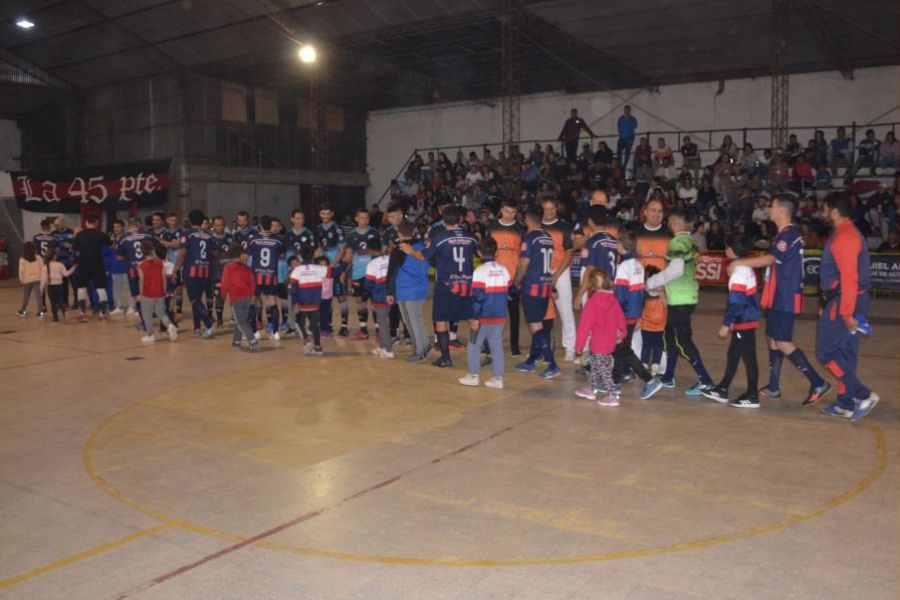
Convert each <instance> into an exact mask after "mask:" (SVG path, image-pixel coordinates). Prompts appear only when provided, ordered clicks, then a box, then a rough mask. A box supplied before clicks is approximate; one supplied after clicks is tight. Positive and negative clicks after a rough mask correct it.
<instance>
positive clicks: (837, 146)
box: [828, 127, 853, 173]
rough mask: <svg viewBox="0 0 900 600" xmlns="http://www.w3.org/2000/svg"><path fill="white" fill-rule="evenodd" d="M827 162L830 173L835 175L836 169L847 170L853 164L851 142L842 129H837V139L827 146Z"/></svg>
mask: <svg viewBox="0 0 900 600" xmlns="http://www.w3.org/2000/svg"><path fill="white" fill-rule="evenodd" d="M828 152H829V162H828V166H829V167H831V172H832V173H837V168H838V167H841V166H842V167H845V168H847V169H849V168H850V166H851V165H852V164H853V140H851V139H850V138H848V137H847V131H846V130H845V129H844V128H843V127H838V128H837V137H835V138H834V139H833V140H831V144H829V149H828Z"/></svg>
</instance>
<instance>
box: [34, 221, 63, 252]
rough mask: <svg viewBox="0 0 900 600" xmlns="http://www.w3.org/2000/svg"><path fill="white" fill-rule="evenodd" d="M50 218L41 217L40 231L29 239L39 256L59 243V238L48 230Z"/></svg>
mask: <svg viewBox="0 0 900 600" xmlns="http://www.w3.org/2000/svg"><path fill="white" fill-rule="evenodd" d="M50 227H51V221H50V219H41V232H40V233H36V234H35V235H34V237H32V238H31V241H32V242H33V243H34V247H35V249H36V250H37V251H38V254H40V255H41V256H47V255H48V254H49V253H50V251H51V250H53V249H54V248H56V247H57V246H58V245H59V240H58V239H56V236H55V235H53V234H52V233H51V232H50Z"/></svg>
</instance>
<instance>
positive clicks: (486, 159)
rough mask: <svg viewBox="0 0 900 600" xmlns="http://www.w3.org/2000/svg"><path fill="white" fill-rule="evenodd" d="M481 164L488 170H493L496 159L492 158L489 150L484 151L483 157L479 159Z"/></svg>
mask: <svg viewBox="0 0 900 600" xmlns="http://www.w3.org/2000/svg"><path fill="white" fill-rule="evenodd" d="M481 164H482V165H485V166H487V167H488V168H489V169H494V168H496V166H497V159H496V158H494V157H493V155H492V154H491V149H490V148H485V149H484V156H483V157H482V159H481Z"/></svg>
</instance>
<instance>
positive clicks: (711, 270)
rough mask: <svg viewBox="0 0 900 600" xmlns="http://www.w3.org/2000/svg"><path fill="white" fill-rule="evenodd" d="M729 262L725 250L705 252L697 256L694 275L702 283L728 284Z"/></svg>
mask: <svg viewBox="0 0 900 600" xmlns="http://www.w3.org/2000/svg"><path fill="white" fill-rule="evenodd" d="M728 263H729V260H728V259H727V258H725V253H724V252H704V253H702V254H701V255H700V256H699V257H698V258H697V271H696V272H695V273H694V276H695V278H696V279H697V281H698V282H700V285H727V284H728Z"/></svg>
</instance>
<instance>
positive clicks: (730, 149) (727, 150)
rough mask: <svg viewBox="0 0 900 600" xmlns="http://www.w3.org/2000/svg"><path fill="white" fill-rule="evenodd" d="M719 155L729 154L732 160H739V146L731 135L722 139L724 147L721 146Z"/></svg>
mask: <svg viewBox="0 0 900 600" xmlns="http://www.w3.org/2000/svg"><path fill="white" fill-rule="evenodd" d="M719 154H727V155H728V156H729V157H730V158H733V159H734V160H737V158H738V147H737V144H735V143H734V141H732V139H731V136H730V135H726V136H725V137H723V138H722V145H721V146H719Z"/></svg>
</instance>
